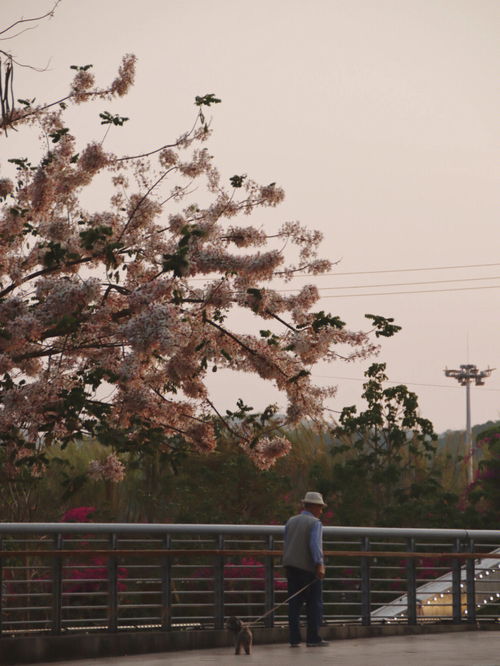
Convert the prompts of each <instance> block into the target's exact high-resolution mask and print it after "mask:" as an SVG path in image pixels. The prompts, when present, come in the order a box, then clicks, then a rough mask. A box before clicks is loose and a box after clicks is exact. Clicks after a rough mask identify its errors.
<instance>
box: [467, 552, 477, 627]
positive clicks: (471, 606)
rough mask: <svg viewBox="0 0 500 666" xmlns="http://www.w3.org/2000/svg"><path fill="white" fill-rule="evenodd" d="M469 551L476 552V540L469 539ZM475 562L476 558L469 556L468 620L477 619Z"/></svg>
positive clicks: (473, 620)
mask: <svg viewBox="0 0 500 666" xmlns="http://www.w3.org/2000/svg"><path fill="white" fill-rule="evenodd" d="M469 552H470V553H473V552H474V541H473V540H472V539H470V540H469ZM475 569H476V567H475V562H474V559H473V558H472V557H471V558H467V560H466V562H465V571H466V586H467V622H475V621H476V581H475V575H476V571H475Z"/></svg>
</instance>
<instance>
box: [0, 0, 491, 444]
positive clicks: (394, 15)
mask: <svg viewBox="0 0 500 666" xmlns="http://www.w3.org/2000/svg"><path fill="white" fill-rule="evenodd" d="M50 6H51V4H50V2H49V0H47V1H45V0H2V2H1V12H0V16H1V24H2V25H3V26H6V25H8V24H10V23H12V22H13V21H14V20H16V19H18V18H19V17H20V16H24V17H30V16H36V15H37V14H41V13H44V11H46V9H48V8H50ZM499 18H500V3H498V2H497V0H308V1H307V2H306V1H305V0H302V1H298V0H252V2H243V1H242V0H142V2H140V3H137V2H132V0H85V1H82V0H63V2H62V3H61V5H60V6H59V8H58V9H57V12H56V15H55V17H54V18H53V19H52V20H51V21H50V22H42V23H41V24H40V25H39V27H38V28H37V29H36V30H31V31H29V32H27V33H25V34H23V35H21V36H20V37H19V38H17V39H16V40H11V41H8V42H3V43H1V44H0V48H5V49H6V50H7V49H12V50H13V51H14V53H15V54H16V55H17V57H18V58H19V59H20V60H21V61H23V62H27V63H29V64H32V65H37V66H44V65H46V64H47V62H49V61H50V64H49V70H48V71H47V72H45V73H40V74H36V73H34V72H32V71H29V70H24V72H23V73H21V74H17V79H16V83H17V87H16V97H33V96H35V95H36V96H37V98H38V99H40V100H42V99H43V100H52V99H56V98H57V97H59V96H63V95H64V94H65V93H66V91H67V87H68V83H69V81H70V78H71V73H70V70H69V69H68V67H69V65H72V64H78V65H83V64H87V63H92V64H93V65H94V70H95V73H96V74H97V77H98V81H100V82H102V84H103V85H104V84H106V83H107V82H108V80H109V79H111V78H113V76H114V72H115V70H116V68H117V66H118V64H119V62H120V59H121V56H122V55H123V54H125V53H130V52H132V53H135V54H136V55H137V57H138V59H139V64H138V75H137V79H136V80H137V83H136V86H135V88H134V89H133V90H132V92H131V93H130V94H129V95H128V96H127V97H125V98H124V99H122V100H120V101H119V102H117V103H115V104H114V105H113V106H112V107H111V105H110V104H107V105H105V106H106V110H110V111H113V112H116V113H120V114H121V115H124V116H129V117H130V118H131V120H130V121H129V123H127V126H126V127H124V128H122V129H121V130H120V133H116V134H115V135H114V136H110V137H109V139H107V142H108V143H107V144H106V147H107V148H109V149H112V150H115V151H121V152H123V153H132V152H133V151H135V150H138V149H139V150H142V149H151V148H154V147H157V146H160V145H162V144H163V143H165V142H167V141H169V140H172V139H175V138H177V137H178V136H179V135H180V134H181V133H182V132H183V131H184V130H186V129H187V128H188V127H189V126H190V123H191V122H192V120H193V118H194V113H195V109H194V106H193V100H194V97H195V95H203V94H206V93H209V92H213V93H215V94H216V95H217V96H218V97H220V98H222V104H220V105H217V106H216V107H214V109H213V113H212V119H213V120H212V127H213V129H214V135H213V137H212V139H211V140H210V144H209V146H208V147H209V150H210V152H211V154H213V155H214V157H215V160H214V162H215V164H216V165H217V166H218V167H219V168H220V170H221V172H222V173H223V174H224V176H225V177H227V178H229V177H230V176H232V175H233V174H236V173H237V174H241V173H247V174H249V175H250V176H251V177H252V178H254V179H255V180H257V181H259V182H262V183H269V182H272V181H276V182H277V183H278V184H279V185H280V186H282V187H283V188H284V189H285V191H286V199H285V202H284V203H283V204H282V205H281V206H279V207H278V208H276V209H272V211H266V212H265V214H261V213H256V215H254V217H253V218H250V219H249V220H248V221H249V222H251V223H252V224H254V225H256V226H259V225H260V224H263V225H264V226H266V225H269V226H270V227H271V226H279V225H280V224H281V223H282V222H284V221H287V220H300V221H301V222H302V223H304V224H307V226H309V227H311V228H317V229H320V230H321V231H322V232H323V233H324V236H325V239H324V242H323V246H322V252H321V253H320V254H321V255H322V256H325V257H327V258H329V259H330V260H332V261H337V260H341V261H340V263H339V264H338V265H337V266H336V268H335V271H334V274H332V275H328V276H321V277H318V278H315V279H314V280H315V282H316V284H317V285H318V287H320V289H321V294H322V296H323V298H322V300H321V301H320V302H319V304H318V306H317V307H316V308H315V309H317V310H319V309H324V310H327V311H330V312H331V313H332V314H338V315H339V316H340V317H341V318H342V319H343V320H344V321H346V322H347V323H348V325H349V327H351V328H354V329H360V328H363V329H366V328H367V321H366V320H364V318H363V315H364V314H365V313H375V314H382V315H384V316H391V317H394V318H395V320H396V323H398V324H400V325H401V326H402V327H403V330H402V331H401V332H400V333H399V334H398V335H397V336H395V337H394V338H391V339H387V340H386V339H383V341H382V349H381V352H380V355H379V356H378V358H377V359H373V360H377V361H385V362H387V364H388V374H389V376H390V378H391V380H394V381H395V382H401V383H406V384H408V386H409V388H411V389H412V390H414V391H415V392H416V393H418V395H419V398H420V406H421V414H422V416H425V417H427V418H430V419H431V420H432V421H433V422H434V425H435V427H436V430H437V431H439V432H441V431H443V430H446V429H460V428H463V427H464V423H465V391H464V389H463V388H461V387H459V386H458V384H457V383H456V382H455V381H454V380H451V379H447V378H445V377H444V374H443V369H444V368H445V366H448V367H449V368H458V367H459V365H460V364H463V363H467V362H470V363H475V364H477V365H478V367H479V369H481V370H482V369H485V368H486V367H488V366H490V367H498V368H499V369H498V370H497V371H496V372H494V373H493V374H492V375H491V378H490V379H489V380H488V381H487V383H486V385H485V386H483V387H480V388H474V389H473V390H472V422H473V423H482V422H484V421H487V420H494V419H499V418H500V336H499V330H500V313H499V308H498V303H499V295H500V292H499V289H500V277H499V276H500V252H499V249H500V225H499V223H498V219H497V205H495V204H497V197H496V189H497V188H496V187H495V185H496V183H495V176H496V175H497V173H495V171H496V170H495V169H494V165H495V166H496V164H495V159H494V158H495V157H498V121H497V118H498V109H499V104H498V92H497V90H498V76H497V74H498V63H499V46H498V44H499V43H500V40H499V37H500V29H499V28H500V22H499ZM103 110H104V108H103ZM76 122H77V123H78V125H77V127H74V128H73V129H76V130H77V133H78V134H79V136H83V137H84V138H86V139H90V138H95V135H93V134H92V132H94V129H95V127H98V125H92V126H90V125H89V124H88V122H87V121H85V122H84V121H83V119H82V117H81V116H80V117H77V118H76ZM99 131H101V130H99ZM5 145H6V144H5V142H4V143H3V148H2V158H4V157H5V158H7V157H11V154H10V152H9V154H8V155H6V154H5ZM7 146H9V144H7ZM9 150H10V148H9ZM2 162H3V159H2ZM245 219H246V218H245ZM487 264H490V265H487ZM492 264H494V265H492ZM457 266H459V267H461V266H468V268H454V269H449V268H446V267H457ZM470 266H474V267H470ZM438 267H440V270H437V268H438ZM441 267H443V268H441ZM401 269H405V271H404V272H388V273H380V272H378V271H392V270H394V271H396V270H401ZM407 269H429V270H419V271H408V270H407ZM430 269H435V270H430ZM343 273H352V275H343ZM362 273H366V274H362ZM445 280H446V282H444V281H445ZM307 282H311V279H308V280H307ZM415 283H417V284H415ZM422 283H426V284H422ZM302 284H304V279H299V278H298V279H296V280H294V281H293V282H292V283H291V284H289V285H287V288H293V287H299V286H300V285H302ZM338 287H343V289H338ZM359 287H361V288H359ZM484 287H494V288H484ZM438 289H440V290H447V291H432V292H431V293H403V294H392V295H381V294H382V293H386V292H414V291H431V290H438ZM334 296H335V297H334ZM260 327H261V326H260V325H259V326H258V328H260ZM369 363H370V361H366V362H363V363H355V364H349V365H346V364H343V363H340V362H339V363H335V364H330V365H321V366H318V367H317V368H316V369H315V370H314V371H313V377H314V378H315V380H316V381H317V383H319V384H327V383H337V384H338V385H339V390H338V394H337V396H336V398H334V399H332V400H330V401H329V403H328V407H329V408H331V409H333V410H340V409H341V408H342V407H343V406H345V405H350V404H353V403H356V402H358V396H359V395H360V393H361V390H362V386H361V385H362V378H363V372H364V370H365V369H366V367H368V365H369ZM329 378H331V379H329ZM213 381H214V392H215V396H216V399H217V402H218V404H219V406H220V407H221V408H222V409H225V408H226V407H228V408H230V407H231V406H232V405H233V404H234V400H235V398H236V397H239V396H240V395H241V397H244V398H245V399H246V400H247V401H248V402H249V403H250V404H253V405H254V406H255V407H261V406H262V405H263V404H265V402H266V401H269V400H275V399H276V396H275V395H274V394H273V391H272V390H271V389H269V390H267V389H266V390H264V391H263V390H262V386H261V384H260V383H258V381H257V380H254V379H253V378H250V379H248V378H245V377H241V378H237V379H236V378H231V382H230V386H229V385H228V378H227V377H225V378H224V377H223V376H222V375H219V376H218V377H217V378H216V379H215V378H214V380H213Z"/></svg>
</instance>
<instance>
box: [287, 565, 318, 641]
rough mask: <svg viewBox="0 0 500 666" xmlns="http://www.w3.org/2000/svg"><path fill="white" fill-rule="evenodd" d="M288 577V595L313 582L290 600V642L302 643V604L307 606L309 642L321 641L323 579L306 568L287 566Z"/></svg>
mask: <svg viewBox="0 0 500 666" xmlns="http://www.w3.org/2000/svg"><path fill="white" fill-rule="evenodd" d="M286 577H287V580H288V596H291V595H292V594H295V592H298V591H299V590H300V589H301V588H302V587H304V585H307V584H308V583H311V582H312V581H314V582H313V583H312V585H310V586H309V587H308V588H306V589H305V590H304V591H303V592H301V593H300V594H298V595H297V596H296V597H294V598H293V599H290V601H289V602H288V627H289V632H290V633H289V635H290V643H300V642H301V637H300V611H301V609H302V604H305V606H306V617H307V632H306V642H307V643H319V642H320V641H321V637H320V635H319V633H318V630H319V627H320V626H321V621H322V614H323V603H322V584H321V580H319V579H318V578H316V576H315V575H314V574H313V573H312V572H310V571H305V570H304V569H297V568H296V567H286Z"/></svg>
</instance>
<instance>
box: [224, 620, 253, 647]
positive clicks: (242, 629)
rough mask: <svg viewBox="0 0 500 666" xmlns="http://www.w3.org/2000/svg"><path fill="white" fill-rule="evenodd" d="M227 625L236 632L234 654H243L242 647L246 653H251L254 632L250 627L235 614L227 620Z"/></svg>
mask: <svg viewBox="0 0 500 666" xmlns="http://www.w3.org/2000/svg"><path fill="white" fill-rule="evenodd" d="M226 627H227V629H229V631H232V632H233V633H234V634H235V640H234V654H241V648H243V649H244V650H245V654H251V652H252V643H253V634H252V630H251V629H250V627H249V626H248V625H246V624H245V623H244V622H242V621H241V620H240V619H239V618H237V617H234V615H233V616H232V617H230V618H229V620H228V621H227V622H226Z"/></svg>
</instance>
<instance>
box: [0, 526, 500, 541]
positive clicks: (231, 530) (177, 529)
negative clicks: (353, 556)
mask: <svg viewBox="0 0 500 666" xmlns="http://www.w3.org/2000/svg"><path fill="white" fill-rule="evenodd" d="M284 529H285V528H284V525H224V524H219V525H206V524H202V525H197V524H191V523H184V524H182V523H178V524H168V523H157V524H154V525H151V524H145V523H0V534H39V533H45V534H47V533H50V534H75V533H82V532H83V533H84V534H86V535H87V534H103V533H104V534H110V533H112V534H143V535H144V534H150V535H153V534H159V533H160V534H196V535H197V536H199V535H202V534H224V535H245V536H250V535H259V536H264V535H266V536H267V535H271V534H272V535H276V536H282V535H283V533H284ZM323 529H324V536H325V539H328V538H332V537H336V536H337V537H342V536H344V537H353V538H357V537H360V536H370V537H372V538H377V537H393V538H401V537H414V538H417V539H418V538H420V539H426V540H429V539H436V538H443V539H444V538H446V539H474V540H479V539H484V540H486V541H499V540H500V533H499V531H498V530H467V529H425V528H406V527H326V526H325V527H324V528H323Z"/></svg>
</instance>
